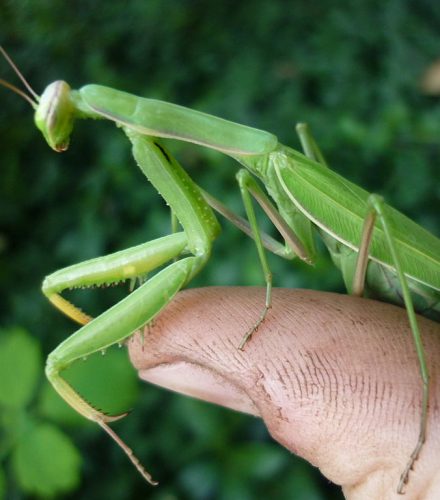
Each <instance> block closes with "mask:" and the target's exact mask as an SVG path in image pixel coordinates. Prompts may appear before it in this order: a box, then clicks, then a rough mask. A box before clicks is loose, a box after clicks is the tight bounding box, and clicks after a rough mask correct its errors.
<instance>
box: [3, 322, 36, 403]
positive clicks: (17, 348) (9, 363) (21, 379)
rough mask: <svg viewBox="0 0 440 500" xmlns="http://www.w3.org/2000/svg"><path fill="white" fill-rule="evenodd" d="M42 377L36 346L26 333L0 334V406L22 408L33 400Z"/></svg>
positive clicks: (20, 330)
mask: <svg viewBox="0 0 440 500" xmlns="http://www.w3.org/2000/svg"><path fill="white" fill-rule="evenodd" d="M41 373H42V361H41V352H40V346H39V344H38V342H37V341H36V340H35V339H33V338H32V337H31V336H30V335H29V334H28V333H27V332H26V330H24V329H22V328H19V327H15V328H10V329H7V330H6V329H3V330H0V403H1V404H2V405H4V406H7V407H9V408H22V407H24V406H25V405H26V404H27V403H28V402H29V401H30V399H31V398H32V396H33V393H34V391H35V386H36V384H37V382H38V380H39V378H40V376H41Z"/></svg>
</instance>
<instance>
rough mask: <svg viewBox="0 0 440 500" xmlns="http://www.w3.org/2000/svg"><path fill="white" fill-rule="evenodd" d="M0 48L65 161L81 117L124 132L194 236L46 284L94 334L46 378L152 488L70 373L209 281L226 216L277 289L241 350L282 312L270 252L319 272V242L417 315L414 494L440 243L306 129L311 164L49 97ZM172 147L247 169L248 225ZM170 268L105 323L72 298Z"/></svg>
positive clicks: (438, 308) (84, 93) (130, 104)
mask: <svg viewBox="0 0 440 500" xmlns="http://www.w3.org/2000/svg"><path fill="white" fill-rule="evenodd" d="M0 49H1V52H2V54H3V56H4V57H5V58H6V60H7V61H8V62H9V64H10V65H11V66H12V68H13V69H14V71H15V72H16V73H17V75H18V76H19V77H20V79H21V80H22V82H23V83H24V85H25V86H26V88H27V90H28V92H29V93H30V95H28V94H26V93H25V92H23V91H22V90H20V89H18V88H16V87H15V86H13V85H11V84H10V83H9V82H6V81H4V80H0V83H1V84H2V85H4V86H6V87H8V88H10V89H11V90H13V91H15V92H16V93H18V94H20V95H21V96H22V97H24V98H25V99H26V100H28V101H29V102H30V104H31V105H32V107H33V108H34V110H35V124H36V126H37V128H38V129H40V131H41V132H42V134H43V136H44V138H45V139H46V141H47V143H48V144H49V146H50V147H51V148H52V149H54V150H55V151H58V152H61V151H65V150H66V149H67V148H68V146H69V139H70V135H71V132H72V130H73V126H74V122H75V120H76V119H81V118H82V119H88V118H91V119H106V120H110V121H112V122H114V123H115V124H116V125H117V126H118V127H119V128H120V129H121V130H122V132H124V133H125V135H126V136H127V139H128V141H129V143H130V145H131V148H132V153H133V157H134V159H135V161H136V163H137V164H138V166H139V167H140V169H141V170H142V172H143V173H144V174H145V176H146V177H147V179H148V180H149V182H150V183H151V184H152V185H153V186H154V187H155V188H156V189H157V191H158V192H159V194H160V195H161V196H162V197H163V199H164V200H165V202H166V203H167V204H168V205H169V206H170V208H171V211H172V214H173V215H174V216H175V217H176V218H177V220H178V221H179V223H180V226H181V228H182V229H181V231H176V232H173V233H171V234H168V235H166V236H164V237H162V238H158V239H156V240H153V241H149V242H147V243H144V244H141V245H138V246H136V247H133V248H130V249H127V250H123V251H119V252H116V253H114V254H111V255H107V256H104V257H99V258H95V259H92V260H88V261H86V262H82V263H78V264H75V265H72V266H69V267H67V268H65V269H61V270H59V271H57V272H55V273H53V274H51V275H50V276H48V277H46V279H45V280H44V282H43V286H42V290H43V293H44V294H45V295H46V296H47V298H48V299H49V301H50V302H52V304H54V306H55V307H57V308H58V309H59V310H61V311H62V312H63V313H64V314H66V315H67V316H69V317H70V318H71V319H73V320H74V321H76V322H77V323H79V324H81V325H82V327H81V328H80V329H79V330H77V331H76V332H75V333H74V334H72V335H71V336H70V337H69V338H67V339H66V340H64V341H63V342H62V343H61V344H60V345H59V346H58V347H57V348H56V349H55V350H54V351H53V352H52V353H51V354H50V355H49V356H48V359H47V365H46V375H47V377H48V379H49V381H50V382H51V383H52V385H53V387H54V388H55V389H56V391H57V392H58V393H59V394H60V396H61V397H62V398H63V399H64V400H65V401H67V403H69V404H70V405H71V406H72V407H73V408H74V409H75V410H76V411H78V412H79V413H80V414H81V415H83V416H84V417H86V418H88V419H90V420H92V421H94V422H96V423H98V424H99V425H100V426H101V427H102V428H103V429H104V430H105V431H106V432H107V433H108V434H109V435H110V436H111V437H112V438H113V439H114V440H115V441H116V442H117V443H118V444H119V445H120V446H121V447H122V449H123V450H124V451H125V453H126V454H127V455H128V457H129V458H130V460H131V461H132V462H133V464H134V465H135V467H136V468H137V469H138V470H139V472H140V473H141V474H142V475H143V476H144V478H145V479H146V480H147V481H149V482H150V483H152V484H156V483H155V482H154V481H153V479H152V477H151V475H150V474H149V473H148V472H147V471H146V470H145V469H144V468H143V466H142V465H141V464H140V462H139V460H138V459H137V458H136V457H135V456H134V455H133V453H132V451H131V449H130V448H128V446H127V445H126V444H125V443H124V442H123V441H122V440H121V439H120V438H119V437H118V436H117V435H116V434H115V433H114V431H113V430H112V429H111V428H110V427H109V425H108V424H109V423H110V422H113V421H115V420H118V419H120V418H122V417H124V416H125V415H126V414H125V413H124V414H121V415H115V416H110V415H106V414H105V413H103V412H101V411H99V410H97V409H96V408H94V407H93V406H92V405H91V404H90V403H88V402H87V401H85V400H84V399H83V398H82V397H81V396H80V395H79V394H78V393H77V392H76V391H75V390H74V388H73V387H71V386H70V385H69V384H68V383H67V382H66V381H65V380H64V379H63V378H62V377H61V375H60V373H61V372H62V370H64V369H65V368H67V367H68V366H69V365H70V364H71V363H73V362H74V361H76V360H78V359H82V358H84V357H86V356H88V355H90V354H92V353H94V352H96V351H101V350H103V349H105V348H107V347H108V346H110V345H112V344H115V343H120V342H123V341H124V340H125V339H127V338H128V337H129V336H130V335H132V334H133V333H134V332H135V331H136V330H138V329H140V328H142V327H143V326H144V325H146V324H147V323H148V322H150V321H151V320H153V319H154V317H155V316H156V315H157V314H158V313H159V312H160V311H161V310H162V309H163V308H164V307H165V306H166V305H167V304H168V303H169V302H170V301H171V300H172V299H173V297H174V295H175V294H176V293H177V292H178V291H179V290H180V289H182V287H184V286H185V285H186V284H188V283H189V282H190V281H191V279H192V278H193V277H194V276H195V275H196V274H197V273H198V272H200V270H201V269H202V268H203V267H204V266H205V264H206V263H207V262H208V260H209V256H210V253H211V249H212V246H213V243H214V241H215V239H216V238H217V236H218V235H219V231H220V226H219V223H218V221H217V218H216V216H215V214H214V211H217V212H219V213H220V214H222V215H223V216H225V217H226V218H227V219H229V220H230V221H231V222H232V223H233V224H235V225H236V226H237V227H238V228H239V229H241V230H242V231H244V232H245V233H246V234H248V235H249V236H251V237H252V238H253V239H254V240H255V243H256V248H257V251H258V256H259V259H260V262H261V266H262V270H263V273H264V277H265V282H266V296H265V302H264V306H263V305H262V312H261V315H260V317H259V318H257V320H256V322H255V324H254V325H253V326H252V328H250V329H249V331H248V332H245V335H244V336H243V340H242V342H241V344H240V345H239V346H238V347H239V348H240V349H243V348H244V347H245V344H246V342H248V341H249V339H250V337H251V335H252V334H253V333H254V332H255V331H256V330H257V328H258V327H259V325H260V324H261V323H262V322H263V321H264V318H265V317H266V315H267V313H268V311H269V309H270V306H271V290H272V276H271V272H270V268H269V265H268V262H267V258H266V250H269V251H271V252H273V253H275V254H277V255H279V256H281V257H283V258H286V259H293V258H296V257H297V258H300V259H301V260H303V261H305V262H307V263H309V264H313V262H314V258H315V253H316V250H315V244H314V233H316V232H317V233H318V234H319V235H320V237H321V238H322V240H323V242H324V244H325V245H326V247H327V248H328V250H329V252H330V255H331V257H332V260H333V262H334V263H335V265H336V266H337V267H338V268H339V269H340V270H341V273H342V276H343V279H344V282H345V285H346V288H347V291H348V293H351V294H355V295H364V294H367V295H368V296H370V297H374V298H378V299H379V300H383V301H386V302H392V303H395V304H398V305H401V306H403V307H405V308H406V310H407V313H408V319H409V322H410V325H411V330H412V333H413V337H414V343H415V347H416V350H417V354H418V358H419V361H420V371H421V376H422V381H423V397H422V411H421V419H420V429H419V436H418V440H417V444H416V446H415V448H414V450H413V451H412V453H411V454H410V458H409V460H408V463H407V464H406V466H405V467H404V470H403V472H402V475H401V478H400V481H399V484H398V492H399V493H402V492H403V491H404V487H405V484H406V483H407V481H408V478H409V473H410V470H411V469H412V468H413V465H414V463H415V461H416V460H417V457H418V455H419V453H420V451H421V449H422V447H423V443H424V441H425V439H426V427H427V416H428V403H429V374H428V370H427V366H426V361H425V354H424V350H423V344H422V340H421V335H420V331H419V328H418V324H417V318H416V312H418V313H420V314H422V315H425V316H427V317H430V318H432V319H434V320H437V321H440V240H439V239H438V238H436V237H435V236H434V235H432V234H431V233H429V232H428V231H426V230H425V229H423V228H422V227H420V226H419V225H417V224H416V223H415V222H413V221H411V220H410V219H408V218H407V217H405V216H404V215H402V214H401V213H399V212H398V211H396V210H395V209H393V208H392V207H390V206H389V205H387V204H386V203H385V202H384V201H383V200H382V198H381V197H379V196H377V195H370V194H369V193H367V192H366V191H365V190H363V189H362V188H360V187H359V186H356V185H355V184H353V183H351V182H349V181H348V180H346V179H344V178H343V177H341V176H340V175H338V174H337V173H335V172H334V171H332V170H331V169H330V168H328V166H327V164H326V162H325V159H324V157H323V155H322V154H321V152H320V150H319V148H318V146H317V144H316V142H315V140H314V139H313V137H312V136H311V134H310V132H309V131H308V129H307V127H306V126H305V125H303V124H300V125H299V126H298V127H297V131H298V134H299V137H300V140H301V143H302V147H303V150H304V152H305V154H301V153H299V152H297V151H295V150H293V149H291V148H289V147H287V146H284V145H282V144H280V143H279V142H278V140H277V138H276V137H275V136H274V135H273V134H271V133H269V132H265V131H263V130H258V129H254V128H250V127H247V126H244V125H239V124H236V123H233V122H230V121H226V120H223V119H221V118H218V117H215V116H211V115H208V114H205V113H201V112H198V111H195V110H192V109H188V108H184V107H181V106H178V105H175V104H170V103H167V102H162V101H157V100H153V99H145V98H142V97H137V96H134V95H131V94H128V93H126V92H122V91H119V90H115V89H112V88H108V87H104V86H100V85H86V86H84V87H82V88H80V89H79V90H72V89H71V88H70V87H69V85H68V84H67V83H66V82H64V81H55V82H53V83H51V84H50V85H49V86H48V87H46V89H45V90H44V92H43V94H42V95H41V96H38V95H37V94H36V93H35V92H34V91H33V90H32V88H31V87H30V86H29V84H28V83H27V82H26V80H25V79H24V77H23V76H22V75H21V73H20V72H19V71H18V69H17V68H16V66H15V65H14V63H13V62H12V61H11V59H10V58H9V56H8V55H7V54H6V52H5V51H4V50H3V49H2V48H1V47H0ZM160 138H171V139H176V140H180V141H187V142H190V143H194V144H197V145H201V146H204V147H207V148H211V149H214V150H217V151H219V152H221V153H224V154H226V155H228V156H230V157H231V158H232V159H234V160H235V161H237V162H238V163H239V164H240V165H241V166H242V167H244V168H240V170H239V171H238V173H237V181H238V185H239V188H240V191H241V195H242V199H243V203H244V207H245V211H246V215H247V220H246V219H243V218H242V217H240V216H238V215H235V214H234V213H232V212H231V211H230V210H229V209H227V208H226V207H225V206H224V205H223V204H222V203H221V202H220V201H218V200H216V199H215V198H214V197H212V196H211V195H210V194H208V193H207V192H205V191H203V190H202V189H201V188H200V187H199V186H197V185H196V184H195V183H194V182H193V181H192V179H191V178H190V177H189V176H188V174H187V173H186V172H185V170H184V169H183V168H182V167H181V166H180V165H179V163H178V162H177V160H176V159H175V158H173V157H172V155H171V154H170V153H169V152H168V151H167V150H166V149H165V147H164V146H163V145H162V144H161V143H160V142H159V139H160ZM261 184H262V186H263V187H261ZM253 199H254V200H256V201H257V203H258V204H259V205H260V206H261V207H262V209H263V210H264V212H265V213H266V214H267V216H268V217H269V219H270V220H271V221H272V223H273V224H274V225H275V227H276V228H277V230H278V231H279V233H280V234H281V236H282V238H283V240H284V242H283V243H281V242H279V241H277V240H275V239H273V238H271V237H270V236H268V235H266V234H265V233H263V232H261V231H260V230H259V227H258V224H257V220H256V216H255V212H254V205H253ZM164 265H165V267H164V268H163V269H162V270H160V271H159V272H157V273H156V274H155V275H154V276H153V277H151V278H149V279H148V280H146V281H145V282H143V284H142V285H140V286H139V287H138V288H136V289H135V290H134V291H133V292H132V293H130V294H129V295H128V296H127V297H125V298H124V299H123V300H121V301H120V302H118V303H117V304H115V305H114V306H113V307H111V308H110V309H108V310H106V311H105V312H104V313H102V314H101V315H100V316H98V317H96V318H92V317H90V316H89V315H87V314H86V313H84V312H82V311H81V310H80V309H79V308H77V307H76V306H75V305H74V304H72V303H71V302H69V301H68V300H66V299H65V298H63V297H62V296H61V293H62V292H63V291H64V290H66V289H71V288H77V287H87V286H95V285H103V284H108V283H113V282H116V281H121V280H134V279H136V278H139V277H141V278H142V277H144V276H145V275H146V274H147V273H149V272H150V271H153V270H156V269H157V268H159V267H161V266H164Z"/></svg>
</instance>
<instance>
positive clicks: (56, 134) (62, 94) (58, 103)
mask: <svg viewBox="0 0 440 500" xmlns="http://www.w3.org/2000/svg"><path fill="white" fill-rule="evenodd" d="M34 120H35V124H36V126H37V128H39V129H40V130H41V132H42V133H43V135H44V138H45V139H46V141H47V143H48V144H49V146H50V147H51V148H52V149H54V150H55V151H58V152H61V151H65V150H66V149H67V148H68V147H69V140H70V134H71V133H72V129H73V122H74V120H75V105H74V103H73V101H72V99H71V89H70V86H69V85H68V84H67V83H66V82H64V81H62V80H57V81H56V82H53V83H51V84H50V85H48V86H47V87H46V89H45V90H44V92H43V94H42V95H41V98H40V101H39V103H38V107H37V110H36V111H35V117H34Z"/></svg>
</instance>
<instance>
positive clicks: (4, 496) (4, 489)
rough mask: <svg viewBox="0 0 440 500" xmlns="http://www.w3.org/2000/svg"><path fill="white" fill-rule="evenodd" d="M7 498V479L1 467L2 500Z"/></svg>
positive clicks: (0, 497)
mask: <svg viewBox="0 0 440 500" xmlns="http://www.w3.org/2000/svg"><path fill="white" fill-rule="evenodd" d="M4 498H6V477H5V473H4V472H3V469H2V468H1V467H0V500H3V499H4Z"/></svg>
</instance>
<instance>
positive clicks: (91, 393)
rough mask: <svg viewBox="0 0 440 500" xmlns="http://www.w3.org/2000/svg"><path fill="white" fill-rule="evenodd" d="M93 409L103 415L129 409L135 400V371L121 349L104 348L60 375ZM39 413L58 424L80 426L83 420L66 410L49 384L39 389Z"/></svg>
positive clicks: (68, 409)
mask: <svg viewBox="0 0 440 500" xmlns="http://www.w3.org/2000/svg"><path fill="white" fill-rule="evenodd" d="M61 375H62V376H63V377H65V378H66V380H68V381H69V383H70V384H71V385H72V387H74V388H75V390H77V391H78V393H79V394H81V395H82V396H83V397H84V398H85V399H86V400H87V401H89V402H90V403H91V404H92V405H93V406H95V408H98V409H102V410H103V411H104V412H106V413H121V412H123V411H126V410H129V409H130V408H131V407H132V406H133V404H134V402H135V400H136V397H137V394H138V389H137V387H138V386H137V377H136V372H135V370H134V369H133V368H132V366H131V365H130V363H129V361H128V359H127V352H126V350H125V349H117V348H113V349H111V348H110V349H108V350H107V352H106V354H105V355H104V356H103V355H101V354H100V353H97V354H94V355H92V356H89V357H88V358H87V360H86V361H78V362H77V363H75V364H74V365H72V367H71V368H69V369H68V370H66V371H65V372H63V373H62V374H61ZM40 411H41V413H42V414H43V415H45V416H46V417H48V418H51V419H53V420H55V421H56V422H58V423H64V424H69V425H78V424H79V425H80V424H81V423H82V422H86V420H85V419H84V418H83V417H81V416H80V415H79V414H78V413H76V412H75V411H74V410H72V409H71V408H70V406H68V405H67V403H65V402H64V401H63V400H62V398H61V397H60V396H59V395H58V394H57V393H56V392H55V391H54V390H53V389H52V387H51V386H50V385H49V384H46V385H45V386H44V387H43V391H42V396H41V399H40Z"/></svg>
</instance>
